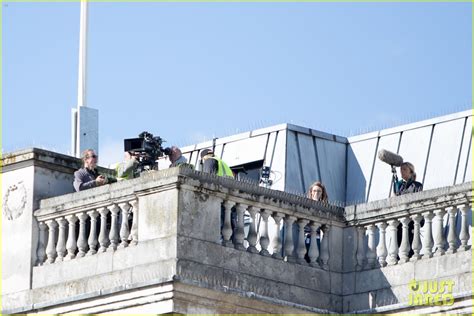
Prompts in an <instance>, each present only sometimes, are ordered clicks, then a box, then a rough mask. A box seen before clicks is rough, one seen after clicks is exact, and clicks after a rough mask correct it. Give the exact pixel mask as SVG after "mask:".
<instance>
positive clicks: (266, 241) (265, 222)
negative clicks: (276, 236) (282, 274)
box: [260, 210, 271, 256]
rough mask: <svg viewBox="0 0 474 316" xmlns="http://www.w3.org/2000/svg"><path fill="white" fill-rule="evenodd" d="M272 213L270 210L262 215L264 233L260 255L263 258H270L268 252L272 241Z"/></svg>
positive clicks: (262, 234) (261, 237)
mask: <svg viewBox="0 0 474 316" xmlns="http://www.w3.org/2000/svg"><path fill="white" fill-rule="evenodd" d="M270 214H271V212H270V211H268V210H264V211H263V212H262V213H261V216H262V220H263V226H262V233H261V235H260V247H262V249H261V250H260V254H261V255H262V256H270V252H269V251H268V245H270V239H269V238H268V217H269V216H270Z"/></svg>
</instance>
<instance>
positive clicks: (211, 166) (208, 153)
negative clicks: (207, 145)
mask: <svg viewBox="0 0 474 316" xmlns="http://www.w3.org/2000/svg"><path fill="white" fill-rule="evenodd" d="M201 159H202V162H203V166H202V171H203V172H207V173H211V174H215V175H217V176H220V177H230V178H233V177H234V173H233V172H232V170H231V169H230V168H229V166H228V165H227V164H226V163H225V162H224V161H222V159H219V158H217V157H215V156H214V152H213V151H212V149H204V150H203V151H201Z"/></svg>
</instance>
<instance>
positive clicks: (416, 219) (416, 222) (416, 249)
mask: <svg viewBox="0 0 474 316" xmlns="http://www.w3.org/2000/svg"><path fill="white" fill-rule="evenodd" d="M421 218H422V217H421V215H420V214H416V215H412V216H411V219H412V220H413V242H412V243H411V249H413V256H412V257H411V258H412V260H414V261H416V260H420V259H421V255H420V251H421V238H420V222H421Z"/></svg>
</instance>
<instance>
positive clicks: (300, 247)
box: [296, 219, 309, 264]
mask: <svg viewBox="0 0 474 316" xmlns="http://www.w3.org/2000/svg"><path fill="white" fill-rule="evenodd" d="M308 222H309V220H306V219H299V220H298V222H297V223H298V228H299V231H298V244H297V247H296V258H297V259H296V261H297V262H298V263H299V264H306V260H305V259H304V255H305V254H306V245H305V236H304V227H305V226H306V224H308Z"/></svg>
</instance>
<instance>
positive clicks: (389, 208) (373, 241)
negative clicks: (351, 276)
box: [346, 183, 472, 270]
mask: <svg viewBox="0 0 474 316" xmlns="http://www.w3.org/2000/svg"><path fill="white" fill-rule="evenodd" d="M471 209H472V189H471V183H466V184H463V185H458V186H453V187H449V188H443V189H437V190H432V191H426V192H421V193H417V194H409V195H406V196H399V197H393V198H391V199H388V200H384V201H376V202H373V203H367V204H364V205H359V206H352V207H348V208H346V216H348V219H349V223H350V224H353V225H355V226H356V227H357V255H356V269H358V270H361V269H371V268H377V267H385V266H390V265H396V264H403V263H406V262H409V261H417V260H421V259H426V258H432V257H433V256H442V255H445V254H453V253H456V252H458V251H466V250H468V249H470V247H471V246H470V233H469V231H470V227H469V225H470V223H471V217H472V212H471Z"/></svg>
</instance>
